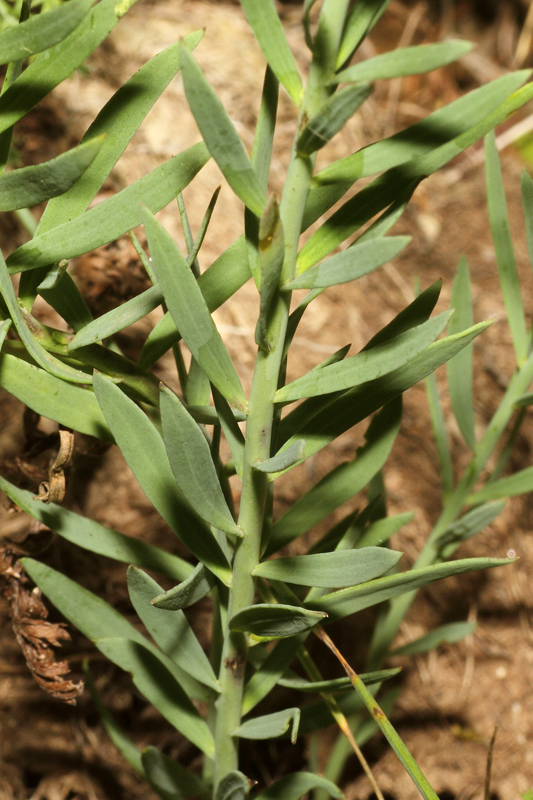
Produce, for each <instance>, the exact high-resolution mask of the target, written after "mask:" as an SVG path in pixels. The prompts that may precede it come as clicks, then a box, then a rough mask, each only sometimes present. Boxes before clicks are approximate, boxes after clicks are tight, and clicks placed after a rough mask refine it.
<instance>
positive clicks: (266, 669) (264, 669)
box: [242, 629, 309, 715]
mask: <svg viewBox="0 0 533 800" xmlns="http://www.w3.org/2000/svg"><path fill="white" fill-rule="evenodd" d="M308 632H309V630H308V629H304V631H303V632H302V633H300V634H298V635H296V636H291V637H289V638H287V639H280V640H279V641H278V642H276V644H275V646H274V647H273V648H272V650H271V651H270V653H269V654H268V655H267V657H266V659H265V660H264V661H263V663H262V664H261V666H260V667H259V669H257V670H256V671H255V673H254V674H253V675H252V677H251V678H250V680H249V681H248V683H247V684H246V686H245V687H244V695H243V700H242V713H243V715H244V714H248V713H249V712H250V711H251V710H252V708H255V706H256V705H257V704H258V703H259V702H260V701H261V700H262V699H263V698H264V697H266V696H267V695H268V693H269V692H270V691H271V690H272V689H273V688H274V686H276V685H277V683H278V681H279V680H280V678H281V677H282V676H283V675H285V673H286V671H287V670H288V668H289V666H290V664H291V663H292V662H293V661H294V659H295V657H296V654H297V652H298V650H299V649H300V647H301V645H302V644H303V643H304V642H305V639H306V637H307V635H308Z"/></svg>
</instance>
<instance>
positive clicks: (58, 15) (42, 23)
mask: <svg viewBox="0 0 533 800" xmlns="http://www.w3.org/2000/svg"><path fill="white" fill-rule="evenodd" d="M93 3H94V0H70V2H69V3H66V4H65V5H62V6H60V7H59V8H55V9H53V10H52V11H45V12H44V13H42V14H39V16H37V17H31V18H30V19H28V20H26V21H25V22H20V23H19V24H18V25H14V26H13V27H10V28H5V29H4V30H3V31H2V33H1V34H0V64H8V63H9V62H10V61H18V60H21V59H25V58H28V57H29V56H33V55H35V54H36V53H42V51H43V50H48V49H49V48H50V47H53V46H54V45H55V44H58V43H59V42H61V41H63V39H66V37H67V36H68V35H69V33H71V32H72V31H73V30H74V28H76V27H77V26H78V25H79V24H80V22H81V21H82V19H83V17H84V16H85V15H86V14H87V12H88V11H89V9H90V7H91V6H92V5H93Z"/></svg>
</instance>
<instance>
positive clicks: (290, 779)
mask: <svg viewBox="0 0 533 800" xmlns="http://www.w3.org/2000/svg"><path fill="white" fill-rule="evenodd" d="M313 789H323V790H324V791H325V792H327V793H328V796H329V797H338V798H341V799H342V798H343V797H344V795H343V793H342V792H341V790H340V789H339V787H338V786H335V784H334V783H332V782H331V781H328V780H327V779H326V778H322V777H321V776H320V775H315V774H314V773H313V772H293V773H292V774H291V775H285V777H284V778H280V780H279V781H275V782H274V783H273V784H272V785H271V786H269V787H268V789H263V791H262V792H259V794H256V795H255V797H254V800H281V798H283V800H300V798H301V797H303V796H304V795H307V793H308V792H310V791H312V790H313Z"/></svg>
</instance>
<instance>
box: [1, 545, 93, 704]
mask: <svg viewBox="0 0 533 800" xmlns="http://www.w3.org/2000/svg"><path fill="white" fill-rule="evenodd" d="M0 576H1V577H2V578H3V579H4V585H3V586H2V587H1V588H0V591H1V592H2V594H3V596H4V597H5V598H6V599H7V600H8V602H9V606H10V616H11V621H12V625H13V631H14V633H15V636H16V637H17V641H18V643H19V645H20V647H21V650H22V652H23V654H24V658H25V659H26V664H27V665H28V668H29V670H30V671H31V673H32V674H33V677H34V678H35V680H36V682H37V683H38V684H39V686H40V687H41V688H42V689H44V690H45V691H46V692H48V693H49V694H51V695H52V696H53V697H56V698H57V699H58V700H62V701H63V702H64V703H68V704H69V705H75V704H76V699H77V697H79V695H80V694H81V693H82V691H83V682H81V681H80V682H78V683H75V682H74V681H72V680H70V678H69V675H70V666H69V664H68V661H56V657H55V653H54V651H53V649H52V648H53V647H60V646H61V644H62V642H64V641H69V640H70V634H69V632H68V631H67V629H66V626H65V625H64V624H63V623H55V622H48V619H47V617H48V609H47V608H46V606H45V605H44V603H43V602H42V600H41V592H40V590H39V589H38V588H37V587H35V588H34V589H30V588H29V587H28V585H27V584H28V579H27V577H26V575H25V573H24V570H23V567H22V565H21V563H20V562H19V561H18V560H17V557H16V555H15V553H14V552H13V551H12V549H10V548H9V547H7V546H5V545H3V546H0Z"/></svg>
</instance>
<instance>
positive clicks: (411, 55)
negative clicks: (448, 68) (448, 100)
mask: <svg viewBox="0 0 533 800" xmlns="http://www.w3.org/2000/svg"><path fill="white" fill-rule="evenodd" d="M472 46H473V45H472V44H471V43H470V42H464V41H461V40H460V39H456V40H453V39H451V40H450V41H448V42H437V44H422V45H415V46H414V47H403V48H398V49H397V50H391V51H390V52H389V53H380V54H379V55H377V56H374V57H373V58H367V59H366V60H365V61H360V62H359V63H358V64H354V65H353V66H351V67H348V68H347V69H343V70H341V72H337V74H336V75H335V77H334V78H332V80H331V81H330V83H354V82H355V81H378V80H386V79H389V78H398V77H400V76H406V75H419V74H420V73H423V72H431V70H433V69H438V68H439V67H444V66H445V65H446V64H450V63H451V62H452V61H456V60H457V59H458V58H461V56H464V55H466V53H469V52H470V50H472Z"/></svg>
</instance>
